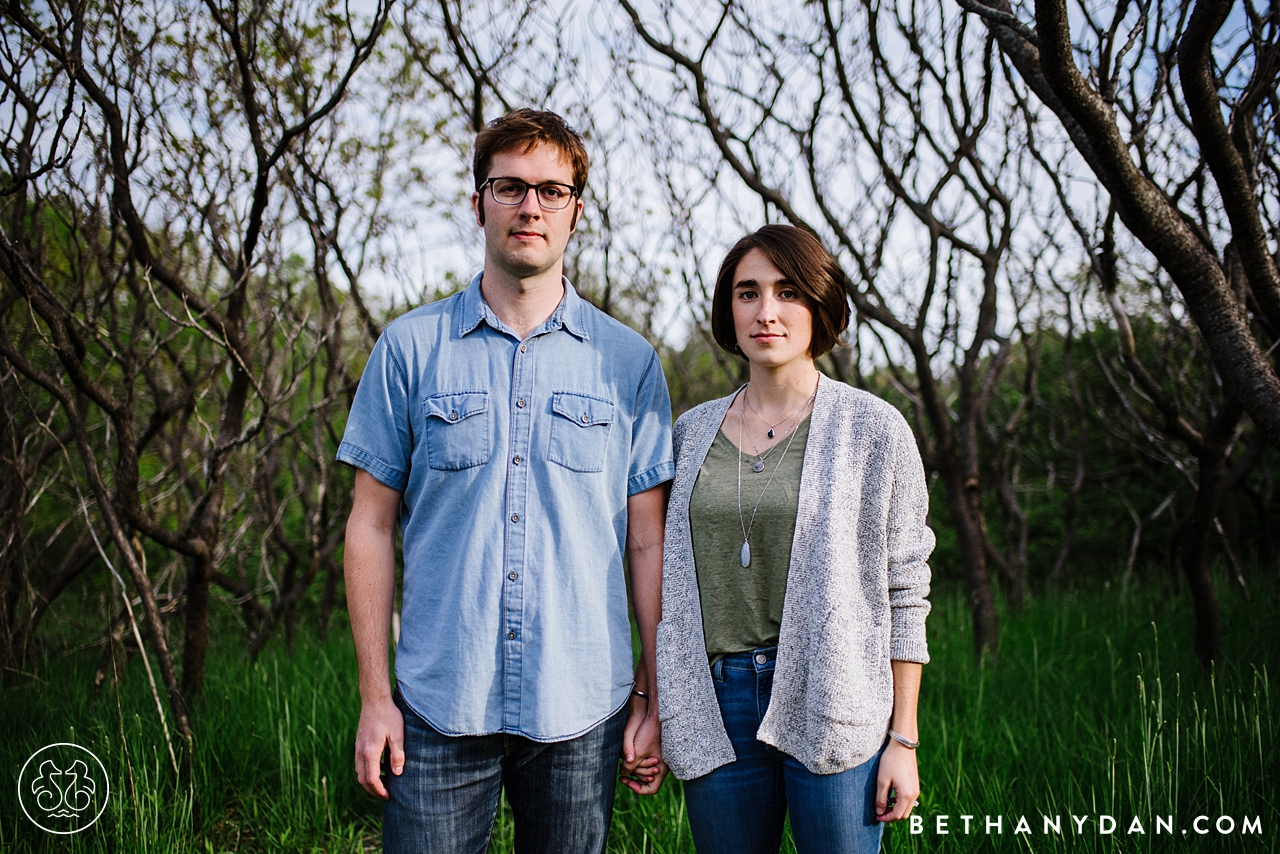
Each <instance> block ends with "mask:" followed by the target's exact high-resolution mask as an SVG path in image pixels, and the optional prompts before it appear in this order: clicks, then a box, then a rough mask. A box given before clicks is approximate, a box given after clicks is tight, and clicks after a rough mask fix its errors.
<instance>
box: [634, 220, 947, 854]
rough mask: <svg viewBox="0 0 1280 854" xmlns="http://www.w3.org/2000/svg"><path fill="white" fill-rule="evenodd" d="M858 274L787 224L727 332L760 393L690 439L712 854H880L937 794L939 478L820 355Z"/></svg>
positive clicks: (682, 698) (681, 753)
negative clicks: (927, 716)
mask: <svg viewBox="0 0 1280 854" xmlns="http://www.w3.org/2000/svg"><path fill="white" fill-rule="evenodd" d="M843 280H844V279H843V274H842V273H841V271H840V269H839V267H838V266H837V265H836V263H835V261H834V259H832V257H831V256H830V255H829V254H828V253H827V252H826V250H825V249H823V247H822V244H821V243H820V242H819V241H818V240H817V238H815V237H814V236H813V235H812V234H810V233H809V232H807V231H804V230H801V229H798V228H792V227H790V226H782V225H768V226H765V227H764V228H762V229H760V230H759V231H757V232H756V233H755V234H751V235H748V236H747V237H745V238H743V239H742V240H740V241H738V243H737V245H735V246H734V247H733V249H732V250H730V252H729V254H728V256H727V257H726V258H725V260H724V263H723V264H722V265H721V267H720V273H719V275H718V277H717V279H716V289H715V295H714V297H713V302H712V332H713V334H714V335H715V339H716V342H717V343H718V344H719V345H720V346H721V347H723V348H725V349H726V350H729V351H730V352H733V353H735V354H738V355H740V356H742V357H743V358H745V359H746V360H747V363H748V365H749V369H750V374H749V376H750V381H749V382H748V383H747V384H746V385H745V386H743V387H742V388H740V389H739V390H738V391H737V392H735V393H734V394H732V395H730V396H729V397H726V398H722V399H720V400H713V401H709V402H707V403H704V404H702V405H701V406H698V407H695V408H694V409H692V410H690V411H689V412H687V413H685V414H684V415H683V416H682V417H681V418H680V419H679V421H677V423H676V426H675V455H676V478H675V482H674V483H673V485H672V491H671V500H670V504H669V507H668V511H667V513H668V515H667V531H666V543H665V555H666V556H665V561H664V568H663V590H662V614H663V619H662V622H661V623H660V624H659V626H658V697H659V700H658V702H659V717H660V718H661V720H662V741H663V755H664V758H665V760H666V762H667V763H668V765H669V766H670V767H671V769H672V771H674V772H675V774H676V776H677V777H679V778H680V779H682V780H684V781H685V783H684V791H685V799H686V802H687V805H688V809H689V824H690V826H691V829H692V831H693V839H694V844H695V846H696V847H697V849H698V851H699V852H700V854H719V852H725V854H754V852H769V854H776V852H777V851H778V850H779V847H780V845H781V839H782V828H783V822H784V818H785V816H786V814H787V812H788V810H789V811H790V814H791V827H792V832H793V835H794V837H795V841H796V848H797V850H798V851H799V852H801V854H804V852H818V851H822V852H832V851H834V852H855V851H856V852H863V851H875V850H877V849H878V847H879V843H880V835H881V832H882V829H883V825H884V822H888V821H897V820H899V819H902V818H905V817H906V816H907V815H909V814H910V812H911V809H912V807H913V806H914V805H915V798H916V796H917V795H918V794H919V790H920V784H919V778H918V776H917V771H916V759H915V747H916V746H917V731H916V696H917V693H918V690H919V685H920V667H921V665H922V664H924V663H925V662H927V661H928V660H929V655H928V651H927V648H926V645H925V636H924V621H925V616H926V615H927V614H928V612H929V603H928V602H927V601H926V599H925V597H926V596H927V595H928V592H929V567H928V565H927V564H926V562H925V561H926V559H927V558H928V556H929V553H930V551H932V549H933V543H934V539H933V533H932V532H931V531H930V530H929V528H928V527H927V525H926V524H925V514H926V512H927V511H928V494H927V491H926V488H925V479H924V470H923V467H922V465H921V462H920V454H919V451H918V450H917V449H916V443H915V438H914V437H913V436H912V433H911V430H910V428H909V427H908V426H907V423H906V421H905V420H904V419H903V418H902V416H901V415H900V414H899V413H898V412H897V410H895V409H894V408H893V407H891V406H889V405H888V404H886V403H884V402H883V401H881V400H879V399H878V398H875V397H873V396H872V395H870V394H867V393H866V392H862V391H858V390H856V389H853V388H850V387H849V386H847V385H844V384H842V383H838V382H834V381H832V380H829V379H827V378H826V377H824V376H822V375H821V374H819V373H818V370H817V368H815V367H814V359H815V358H817V357H819V356H821V355H823V354H824V353H826V352H827V351H829V350H830V349H831V347H832V346H834V344H835V343H836V339H837V337H838V336H839V335H840V333H841V332H843V331H844V329H845V327H846V326H847V325H848V323H849V308H848V304H847V302H846V299H845V293H844V289H843Z"/></svg>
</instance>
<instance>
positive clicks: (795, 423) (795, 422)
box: [738, 398, 813, 474]
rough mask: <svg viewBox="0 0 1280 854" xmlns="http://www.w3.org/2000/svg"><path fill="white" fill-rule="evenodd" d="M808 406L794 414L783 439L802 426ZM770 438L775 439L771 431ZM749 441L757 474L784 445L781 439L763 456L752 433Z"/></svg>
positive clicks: (753, 469)
mask: <svg viewBox="0 0 1280 854" xmlns="http://www.w3.org/2000/svg"><path fill="white" fill-rule="evenodd" d="M812 401H813V398H810V399H809V402H812ZM807 406H808V404H807V403H806V404H805V406H802V407H800V409H798V410H796V412H795V413H794V418H792V420H791V426H789V427H788V428H787V430H786V432H785V433H783V434H782V435H783V438H786V437H787V436H788V435H790V434H791V432H792V431H794V430H795V429H796V428H797V427H799V426H800V422H801V421H803V420H804V417H803V416H804V410H805V408H806V407H807ZM757 417H758V413H757ZM760 420H761V421H764V419H763V418H761V419H760ZM765 423H768V422H765ZM778 423H779V424H781V423H782V422H781V421H779V422H778ZM769 438H771V439H772V438H773V431H772V430H770V431H769ZM738 441H739V442H741V441H742V437H738ZM747 441H748V442H750V443H751V452H752V453H753V454H755V455H756V461H755V462H754V463H752V464H751V470H752V471H753V472H756V473H757V474H759V473H760V472H762V471H764V461H765V459H766V458H767V457H768V456H769V455H770V454H772V453H773V452H774V451H776V450H777V449H778V447H779V446H780V445H781V444H782V439H779V440H778V441H777V442H775V443H774V444H772V445H770V446H769V450H767V451H765V452H764V453H763V454H762V453H760V448H759V447H757V446H756V440H755V438H754V437H753V436H752V435H751V434H750V433H748V434H747Z"/></svg>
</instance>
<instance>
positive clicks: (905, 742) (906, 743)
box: [889, 729, 920, 750]
mask: <svg viewBox="0 0 1280 854" xmlns="http://www.w3.org/2000/svg"><path fill="white" fill-rule="evenodd" d="M889 738H892V739H893V740H894V741H896V742H898V744H901V745H902V746H903V747H909V748H911V749H912V750H915V749H916V748H917V747H919V746H920V742H918V741H912V740H911V739H909V738H907V737H906V736H905V735H902V734H901V733H896V732H894V731H893V730H892V729H890V730H889Z"/></svg>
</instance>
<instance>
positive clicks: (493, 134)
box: [472, 107, 590, 196]
mask: <svg viewBox="0 0 1280 854" xmlns="http://www.w3.org/2000/svg"><path fill="white" fill-rule="evenodd" d="M538 145H549V146H551V147H552V148H555V149H557V150H559V152H560V154H561V156H563V157H564V159H565V160H567V161H568V162H569V165H570V166H571V167H572V168H573V186H574V187H576V188H577V190H578V195H579V196H581V195H582V191H583V190H584V189H586V186H587V169H588V168H589V166H590V164H589V163H588V161H587V148H586V146H585V145H583V144H582V137H581V136H579V135H578V132H577V131H576V130H574V129H573V128H571V127H569V126H568V125H567V124H565V121H564V119H562V118H561V117H560V116H558V115H556V114H555V113H552V112H548V111H545V110H530V109H528V108H527V107H526V108H525V109H521V110H512V111H511V112H509V113H507V114H506V115H505V116H502V117H501V118H497V119H494V120H493V121H491V122H489V124H487V125H485V126H484V128H483V129H482V130H481V131H480V133H478V134H476V146H475V155H474V157H473V158H472V171H473V172H474V173H475V179H476V189H477V190H479V189H480V185H481V184H483V183H484V182H485V181H486V180H487V179H488V178H489V167H490V166H491V165H492V164H493V157H494V155H495V154H501V153H502V152H504V151H513V150H516V149H519V150H520V151H521V152H529V151H532V150H533V149H534V147H535V146H538Z"/></svg>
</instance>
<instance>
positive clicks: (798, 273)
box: [711, 225, 849, 359]
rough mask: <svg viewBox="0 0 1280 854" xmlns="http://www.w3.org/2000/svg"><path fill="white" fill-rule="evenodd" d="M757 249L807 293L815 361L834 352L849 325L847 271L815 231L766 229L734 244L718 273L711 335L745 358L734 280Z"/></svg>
mask: <svg viewBox="0 0 1280 854" xmlns="http://www.w3.org/2000/svg"><path fill="white" fill-rule="evenodd" d="M752 249H759V250H760V251H761V252H763V253H764V254H765V257H766V258H768V259H769V260H770V261H771V262H772V263H773V266H775V267H777V268H778V271H779V272H780V273H782V275H783V276H785V277H786V278H787V279H789V280H790V281H791V283H792V284H793V285H795V287H796V290H798V291H799V292H800V293H801V294H803V295H804V297H805V300H806V302H807V303H808V306H809V314H810V317H811V318H812V320H813V335H812V337H811V338H810V339H809V358H811V359H817V358H818V357H819V356H823V355H825V354H826V353H828V352H830V351H831V348H832V347H834V346H835V345H836V342H837V341H838V340H839V338H840V333H842V332H844V331H845V329H847V328H848V326H849V300H848V297H847V296H846V295H845V290H844V281H845V276H844V270H842V269H841V268H840V265H839V264H838V263H836V259H835V258H833V257H831V253H830V252H828V251H827V250H826V249H825V248H823V246H822V241H820V240H819V239H818V238H817V236H816V235H814V233H813V232H811V231H809V230H808V229H804V228H796V227H795V226H792V225H766V226H764V227H763V228H761V229H760V230H759V231H757V232H755V233H754V234H748V235H747V236H746V237H744V238H742V239H741V240H739V241H738V242H737V243H735V244H733V248H732V249H730V250H729V254H728V255H726V256H724V262H723V263H721V265H720V272H719V273H717V274H716V290H715V294H714V295H713V296H712V297H711V334H712V335H713V336H714V337H715V339H716V343H717V344H719V345H720V346H721V347H723V348H724V349H726V350H728V351H729V352H730V353H737V354H738V355H739V356H741V355H742V350H741V349H740V348H739V347H738V336H737V333H736V332H735V331H734V328H733V280H734V275H735V274H736V273H737V270H738V263H739V262H740V261H741V260H742V258H743V256H745V255H746V254H747V253H748V252H750V251H751V250H752Z"/></svg>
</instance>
